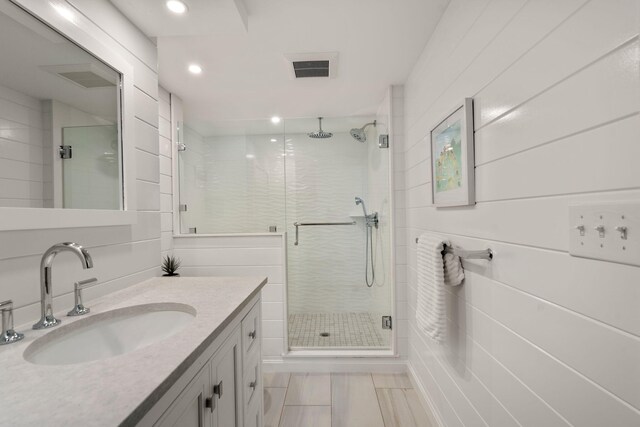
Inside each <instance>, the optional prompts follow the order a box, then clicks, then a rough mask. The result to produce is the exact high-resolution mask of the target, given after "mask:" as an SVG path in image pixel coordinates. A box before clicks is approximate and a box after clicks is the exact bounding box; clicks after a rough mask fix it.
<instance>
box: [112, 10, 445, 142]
mask: <svg viewBox="0 0 640 427" xmlns="http://www.w3.org/2000/svg"><path fill="white" fill-rule="evenodd" d="M240 1H241V0H186V2H187V4H188V5H189V12H188V14H187V15H185V16H171V15H170V14H169V13H168V12H167V11H166V10H165V9H164V1H158V0H136V1H134V0H112V2H113V3H114V4H115V5H116V6H117V7H119V8H120V10H122V11H123V12H124V13H125V14H126V15H127V16H128V17H129V18H130V19H131V20H132V21H133V22H134V23H135V24H136V25H138V26H139V27H140V28H141V29H142V30H143V31H145V32H146V33H147V35H149V36H151V37H157V44H158V55H159V74H160V76H159V78H160V83H161V84H162V86H164V87H165V88H166V89H167V90H169V91H170V92H173V93H175V94H176V95H178V96H179V97H181V98H182V100H183V101H184V106H185V117H186V121H187V122H188V123H189V124H190V125H191V126H192V127H194V128H195V129H196V130H198V129H199V128H202V127H203V126H205V125H206V124H207V123H209V122H211V121H213V120H238V119H259V118H266V117H270V116H272V115H279V116H282V117H285V118H295V117H315V116H319V115H322V116H327V117H341V116H354V115H370V114H374V113H375V112H376V110H377V107H378V105H379V103H380V102H381V101H382V99H383V97H384V94H385V90H386V88H387V87H388V86H389V85H392V84H401V83H403V82H404V80H405V79H406V77H407V75H408V74H409V72H410V70H411V68H412V66H413V64H414V63H415V61H416V60H417V58H418V56H419V54H420V53H421V51H422V49H423V48H424V46H425V44H426V42H427V41H428V39H429V37H430V35H431V33H432V31H433V29H434V28H435V26H436V24H437V22H438V20H439V19H440V17H441V15H442V13H443V11H444V9H445V7H446V5H447V4H448V2H449V0H322V1H319V0H270V1H267V0H244V5H245V6H246V10H247V13H248V31H245V27H244V25H243V23H242V19H241V13H239V12H238V10H237V9H235V5H236V3H238V2H240ZM304 52H338V54H339V59H338V61H339V63H338V73H337V78H335V79H320V78H311V79H301V80H292V79H290V73H289V69H288V68H287V67H288V64H287V62H286V61H285V59H284V55H285V54H291V53H304ZM192 62H196V63H198V64H200V65H201V66H202V68H203V70H204V71H203V73H202V74H201V75H198V76H194V75H191V74H189V72H188V71H187V65H188V64H189V63H192Z"/></svg>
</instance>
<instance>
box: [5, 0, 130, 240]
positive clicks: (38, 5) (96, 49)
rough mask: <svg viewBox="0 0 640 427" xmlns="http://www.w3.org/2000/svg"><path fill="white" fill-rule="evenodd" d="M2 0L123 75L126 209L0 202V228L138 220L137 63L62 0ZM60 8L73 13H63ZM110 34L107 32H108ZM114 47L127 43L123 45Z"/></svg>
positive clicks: (73, 226)
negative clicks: (0, 204)
mask: <svg viewBox="0 0 640 427" xmlns="http://www.w3.org/2000/svg"><path fill="white" fill-rule="evenodd" d="M10 1H11V2H12V3H13V4H10V3H5V2H1V3H0V11H3V12H4V11H9V12H10V11H11V10H12V9H13V8H15V7H20V8H21V9H23V10H25V12H26V13H30V14H31V15H33V16H34V17H36V18H38V19H39V20H41V21H43V22H44V23H45V24H46V25H48V26H50V27H52V28H54V29H55V30H56V31H58V32H60V33H61V34H63V35H64V36H65V37H67V38H68V39H70V40H72V41H73V42H74V43H75V44H77V45H78V46H80V47H81V48H83V49H85V50H86V51H87V52H89V53H91V54H92V55H94V56H95V57H96V58H99V59H100V60H102V61H103V62H105V63H106V64H108V65H109V66H111V67H112V68H114V69H115V70H116V71H118V72H119V73H120V74H121V76H122V79H121V85H122V88H121V91H122V92H121V98H122V114H121V120H122V123H121V127H122V141H121V144H122V163H123V165H122V168H123V171H122V172H123V174H122V175H123V176H122V185H123V197H124V205H123V206H124V210H101V209H95V210H93V209H55V208H10V207H8V208H0V231H7V230H35V229H47V228H76V227H101V226H113V225H130V224H135V223H136V221H137V212H136V185H135V183H136V160H135V141H134V139H135V135H134V128H133V127H134V120H135V117H134V87H133V81H134V80H133V65H132V64H130V63H129V62H127V61H126V60H125V59H124V58H123V57H122V56H121V55H119V54H118V53H117V52H116V51H115V50H114V48H111V47H109V46H108V45H107V44H105V43H104V42H103V41H100V40H98V39H97V38H96V37H95V36H94V35H93V34H95V33H96V32H98V31H102V30H101V29H100V28H99V27H97V26H96V25H95V24H94V23H93V22H91V21H90V20H89V19H88V18H87V17H85V16H84V15H82V14H81V13H79V12H78V11H77V10H76V9H74V8H73V7H72V6H71V5H70V4H69V3H67V2H66V1H63V0H49V1H42V0H10ZM61 8H63V9H62V10H68V11H70V12H71V13H69V14H62V13H60V10H61ZM105 36H106V34H105ZM111 41H112V42H113V45H114V47H115V48H116V49H117V48H120V49H123V48H122V47H121V46H117V47H116V46H115V45H116V42H115V41H114V40H111Z"/></svg>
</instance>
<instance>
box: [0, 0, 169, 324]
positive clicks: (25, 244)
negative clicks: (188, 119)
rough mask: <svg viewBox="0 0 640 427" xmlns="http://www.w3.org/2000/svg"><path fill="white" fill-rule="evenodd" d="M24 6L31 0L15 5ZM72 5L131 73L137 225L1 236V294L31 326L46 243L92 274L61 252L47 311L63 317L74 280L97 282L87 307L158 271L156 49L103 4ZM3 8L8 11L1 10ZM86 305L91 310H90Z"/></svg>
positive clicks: (84, 0)
mask: <svg viewBox="0 0 640 427" xmlns="http://www.w3.org/2000/svg"><path fill="white" fill-rule="evenodd" d="M19 3H24V4H25V6H26V7H28V6H29V4H30V3H31V0H20V1H19ZM69 3H70V4H72V5H74V6H76V7H77V8H78V11H79V12H81V14H78V17H77V19H78V20H79V22H78V27H79V28H85V29H86V31H88V32H89V33H90V34H91V36H93V37H94V38H96V39H98V40H100V41H101V42H102V43H103V44H104V45H106V46H107V47H108V48H110V49H112V50H113V51H114V52H117V53H118V54H119V55H121V56H122V57H123V58H125V59H126V60H127V61H128V62H129V63H131V64H132V65H133V67H134V70H135V74H134V84H135V103H134V109H135V111H134V112H135V116H136V118H135V123H134V124H133V126H134V128H135V136H136V138H135V141H130V142H129V143H131V144H135V146H136V156H137V177H136V179H135V182H129V183H127V185H136V186H137V195H138V196H137V198H138V200H137V207H138V210H139V213H138V222H137V224H135V225H133V226H117V227H95V228H75V229H73V228H71V229H50V230H35V231H7V232H0V271H2V272H3V273H2V281H0V295H1V296H2V299H3V300H4V299H9V298H11V299H13V301H14V303H15V305H16V307H17V310H16V323H17V324H25V323H28V324H27V325H26V327H27V328H28V327H30V325H29V324H30V323H31V322H33V321H35V320H37V319H38V318H39V315H40V289H39V281H40V278H39V263H40V257H41V256H42V253H43V252H44V251H45V250H46V249H47V248H48V247H49V246H51V245H52V244H54V243H58V242H63V241H75V242H78V243H80V244H82V245H84V246H86V247H87V248H88V249H89V252H90V253H91V254H92V256H93V259H94V268H93V269H92V270H86V271H85V270H82V269H81V267H80V262H79V261H78V260H77V259H75V258H74V257H73V255H69V254H61V255H59V256H58V258H57V259H56V261H55V264H54V267H53V270H54V271H53V283H54V285H53V293H54V296H55V297H54V310H55V311H65V312H66V311H68V309H69V308H70V307H71V306H72V305H73V282H74V281H77V280H79V279H84V278H87V277H93V276H95V277H97V278H98V279H99V280H100V281H101V282H102V283H101V284H100V285H98V286H96V287H94V288H91V289H88V290H87V291H86V298H87V300H88V301H90V300H91V299H92V298H95V297H97V296H99V295H103V294H106V293H109V292H113V291H115V290H117V289H121V288H123V287H126V286H129V285H132V284H134V283H137V282H139V281H141V280H144V279H146V278H149V277H153V276H156V275H157V274H158V273H159V269H158V266H159V262H160V213H159V209H160V197H159V193H160V185H159V173H158V167H159V166H158V101H157V100H158V81H157V73H156V62H157V58H156V48H155V46H154V45H153V44H152V43H151V41H150V40H148V39H147V38H146V37H144V36H143V35H142V34H141V33H140V32H139V31H138V30H137V29H136V28H135V27H134V26H133V25H132V24H131V23H130V22H129V21H128V20H127V19H126V18H124V17H123V16H122V15H121V14H120V13H119V12H118V11H117V10H116V9H115V8H114V7H113V6H112V5H111V3H109V2H106V1H104V2H96V1H91V0H71V1H70V2H69ZM7 7H9V6H8V5H7ZM89 305H90V304H89Z"/></svg>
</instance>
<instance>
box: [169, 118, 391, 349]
mask: <svg viewBox="0 0 640 427" xmlns="http://www.w3.org/2000/svg"><path fill="white" fill-rule="evenodd" d="M374 122H375V125H374ZM366 124H369V125H368V126H366V127H365V128H364V130H362V128H363V127H364V126H365V125H366ZM318 127H319V123H318V120H317V119H316V118H309V119H291V120H285V121H283V122H281V123H280V124H279V125H274V124H273V123H271V122H270V121H268V120H265V121H245V122H228V123H217V124H216V125H215V126H210V131H208V132H206V134H204V135H203V133H205V132H204V131H200V132H198V131H196V130H194V129H191V128H190V127H189V125H188V123H187V126H186V127H185V129H184V142H185V147H186V150H184V151H180V152H179V159H178V168H179V174H180V177H179V179H180V204H181V206H182V205H188V209H184V210H183V211H182V212H181V213H180V220H181V221H180V222H181V232H182V233H197V234H229V233H265V232H279V233H283V238H284V239H286V253H287V274H286V276H287V283H286V293H287V295H286V300H287V304H286V308H285V312H286V333H285V336H287V337H288V338H287V339H288V347H289V349H290V350H292V351H296V350H318V351H321V350H381V349H390V348H391V330H390V329H388V326H391V325H390V321H391V319H390V316H391V314H392V307H393V304H392V301H393V286H392V279H391V278H392V271H391V266H392V263H391V260H392V253H391V250H392V244H391V238H392V227H391V224H392V223H391V214H392V207H391V191H390V178H389V172H390V161H391V159H390V152H389V149H388V148H380V147H379V136H380V135H383V134H386V133H387V127H386V124H385V123H384V120H376V117H372V116H358V117H342V118H326V119H324V120H323V122H322V128H323V130H324V131H325V135H323V136H326V133H331V134H332V136H331V137H325V138H311V137H309V134H310V133H313V132H315V133H316V134H317V133H318ZM357 130H360V132H355V136H353V135H352V133H353V132H351V131H357ZM316 136H317V135H316ZM363 139H364V141H362V140H363ZM356 200H359V201H360V203H358V204H357V203H356ZM365 214H366V215H365Z"/></svg>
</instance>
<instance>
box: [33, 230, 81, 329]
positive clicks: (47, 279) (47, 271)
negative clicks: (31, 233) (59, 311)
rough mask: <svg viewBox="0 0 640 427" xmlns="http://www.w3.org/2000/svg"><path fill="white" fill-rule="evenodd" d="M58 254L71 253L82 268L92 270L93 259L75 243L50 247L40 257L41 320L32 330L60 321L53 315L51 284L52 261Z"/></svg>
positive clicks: (50, 325) (48, 326) (47, 326)
mask: <svg viewBox="0 0 640 427" xmlns="http://www.w3.org/2000/svg"><path fill="white" fill-rule="evenodd" d="M60 252H72V253H74V254H76V255H77V256H78V258H80V262H81V263H82V268H84V269H87V268H93V259H92V258H91V255H89V252H87V250H86V249H85V248H83V247H82V246H80V245H79V244H77V243H71V242H65V243H58V244H55V245H53V246H51V247H50V248H49V249H47V251H46V252H45V253H44V255H42V260H41V261H40V311H41V318H40V320H39V321H38V323H36V324H35V325H33V329H44V328H50V327H52V326H56V325H58V324H60V320H58V319H56V318H55V317H54V315H53V290H52V283H51V268H52V264H53V260H54V259H55V257H56V255H58V254H59V253H60Z"/></svg>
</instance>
